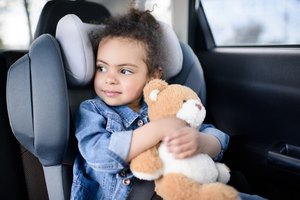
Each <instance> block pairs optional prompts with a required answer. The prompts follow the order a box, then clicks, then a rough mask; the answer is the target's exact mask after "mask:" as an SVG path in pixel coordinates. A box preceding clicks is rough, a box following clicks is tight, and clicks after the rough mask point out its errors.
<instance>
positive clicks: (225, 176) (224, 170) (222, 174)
mask: <svg viewBox="0 0 300 200" xmlns="http://www.w3.org/2000/svg"><path fill="white" fill-rule="evenodd" d="M216 167H217V169H218V171H219V175H218V178H217V181H218V182H221V183H228V181H229V179H230V169H229V168H228V167H227V166H226V165H225V164H223V163H216Z"/></svg>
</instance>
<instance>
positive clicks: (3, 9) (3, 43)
mask: <svg viewBox="0 0 300 200" xmlns="http://www.w3.org/2000/svg"><path fill="white" fill-rule="evenodd" d="M45 3H46V0H1V1H0V49H28V47H29V45H30V43H31V41H32V37H33V34H34V30H35V28H36V25H37V21H38V17H39V15H40V12H41V10H42V8H43V6H44V4H45Z"/></svg>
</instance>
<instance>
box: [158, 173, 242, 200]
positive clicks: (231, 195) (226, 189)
mask: <svg viewBox="0 0 300 200" xmlns="http://www.w3.org/2000/svg"><path fill="white" fill-rule="evenodd" d="M155 191H156V193H157V194H158V195H159V196H161V197H162V198H163V199H164V200H187V199H188V200H237V199H239V197H238V192H237V191H236V190H235V189H234V188H232V187H230V186H228V185H225V184H223V183H209V184H203V185H202V184H199V183H196V182H195V181H193V180H191V179H189V178H187V177H185V176H183V175H182V174H176V173H172V174H171V173H170V174H167V175H165V176H163V177H161V178H159V179H157V180H156V181H155Z"/></svg>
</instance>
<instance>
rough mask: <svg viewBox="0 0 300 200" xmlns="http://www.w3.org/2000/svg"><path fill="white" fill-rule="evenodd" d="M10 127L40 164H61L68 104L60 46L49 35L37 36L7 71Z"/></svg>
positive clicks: (66, 137)
mask: <svg viewBox="0 0 300 200" xmlns="http://www.w3.org/2000/svg"><path fill="white" fill-rule="evenodd" d="M6 91H7V94H6V97H7V109H8V114H9V119H10V125H11V128H12V131H13V133H14V135H15V136H16V138H17V139H18V140H19V142H20V143H21V144H22V145H23V146H24V147H25V148H26V149H28V150H29V151H30V152H32V153H33V154H34V155H35V156H37V157H38V158H39V160H40V162H41V163H42V165H43V166H51V165H57V164H60V163H61V161H62V157H63V155H64V152H65V148H66V144H67V141H68V136H69V104H68V102H69V101H68V96H67V85H66V79H65V73H64V67H63V60H62V57H61V54H60V47H59V45H58V43H57V41H56V40H55V38H53V37H52V36H51V35H49V34H44V35H42V36H40V37H39V38H37V39H36V40H35V41H34V43H33V44H32V46H31V48H30V49H29V53H28V54H26V55H24V56H23V57H22V58H21V59H19V60H18V61H17V62H16V63H14V64H13V65H12V66H11V67H10V69H9V71H8V74H7V90H6Z"/></svg>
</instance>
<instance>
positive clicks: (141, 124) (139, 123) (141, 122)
mask: <svg viewBox="0 0 300 200" xmlns="http://www.w3.org/2000/svg"><path fill="white" fill-rule="evenodd" d="M137 125H138V126H139V127H141V126H143V125H144V122H143V120H141V119H140V120H138V122H137Z"/></svg>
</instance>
